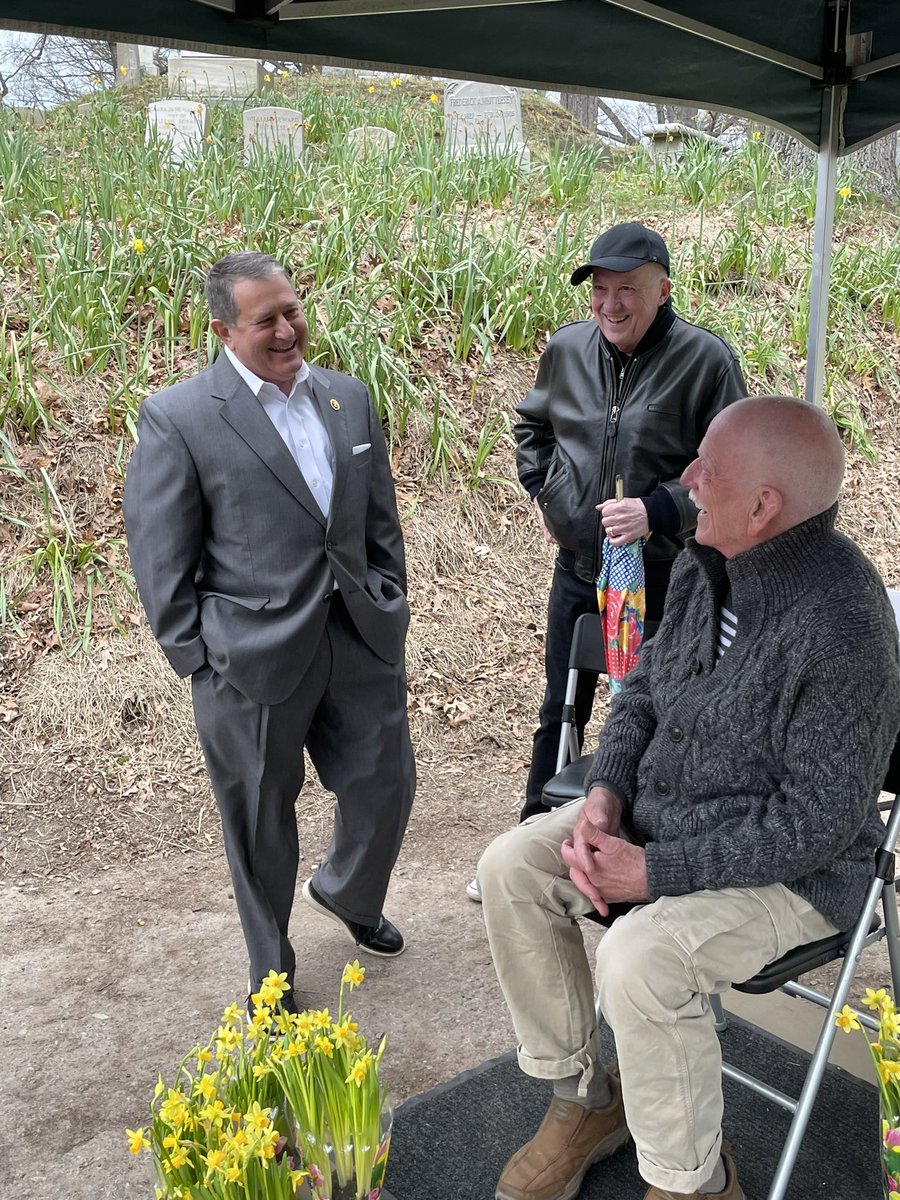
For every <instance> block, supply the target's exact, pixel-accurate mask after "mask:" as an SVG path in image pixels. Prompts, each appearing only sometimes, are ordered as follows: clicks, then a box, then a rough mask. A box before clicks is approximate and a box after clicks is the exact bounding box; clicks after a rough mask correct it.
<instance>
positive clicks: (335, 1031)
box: [331, 1017, 359, 1049]
mask: <svg viewBox="0 0 900 1200" xmlns="http://www.w3.org/2000/svg"><path fill="white" fill-rule="evenodd" d="M358 1028H359V1026H358V1025H357V1024H356V1022H355V1021H351V1020H350V1018H349V1017H347V1018H345V1019H344V1020H343V1021H341V1023H340V1025H332V1027H331V1036H332V1038H333V1039H334V1044H335V1046H337V1047H338V1049H340V1048H341V1046H349V1045H350V1043H351V1041H352V1040H353V1035H354V1034H355V1033H356V1030H357V1029H358Z"/></svg>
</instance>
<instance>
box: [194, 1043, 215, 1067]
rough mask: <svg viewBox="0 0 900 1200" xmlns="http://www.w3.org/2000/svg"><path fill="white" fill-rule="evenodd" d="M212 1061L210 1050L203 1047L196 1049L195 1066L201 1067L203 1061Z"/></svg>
mask: <svg viewBox="0 0 900 1200" xmlns="http://www.w3.org/2000/svg"><path fill="white" fill-rule="evenodd" d="M208 1062H212V1051H211V1050H209V1049H207V1048H206V1047H204V1049H203V1050H198V1051H197V1066H198V1067H202V1066H203V1064H204V1063H208Z"/></svg>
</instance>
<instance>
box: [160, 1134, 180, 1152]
mask: <svg viewBox="0 0 900 1200" xmlns="http://www.w3.org/2000/svg"><path fill="white" fill-rule="evenodd" d="M162 1144H163V1150H174V1149H175V1147H176V1146H177V1145H178V1138H177V1137H176V1136H175V1134H174V1133H167V1134H166V1136H165V1137H164V1138H163V1140H162Z"/></svg>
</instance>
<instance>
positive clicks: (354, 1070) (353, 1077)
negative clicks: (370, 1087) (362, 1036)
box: [344, 1061, 369, 1087]
mask: <svg viewBox="0 0 900 1200" xmlns="http://www.w3.org/2000/svg"><path fill="white" fill-rule="evenodd" d="M368 1073H369V1068H368V1066H367V1065H366V1064H365V1063H364V1062H362V1061H360V1062H355V1063H354V1064H353V1066H352V1067H351V1068H350V1074H349V1075H348V1076H347V1078H346V1079H345V1080H344V1083H355V1084H356V1086H357V1087H362V1085H363V1083H364V1082H365V1078H366V1076H367V1075H368Z"/></svg>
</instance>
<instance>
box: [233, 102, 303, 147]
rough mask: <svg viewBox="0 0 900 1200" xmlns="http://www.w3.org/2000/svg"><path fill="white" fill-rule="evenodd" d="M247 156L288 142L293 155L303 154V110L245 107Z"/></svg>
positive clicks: (244, 123) (245, 145) (287, 144)
mask: <svg viewBox="0 0 900 1200" xmlns="http://www.w3.org/2000/svg"><path fill="white" fill-rule="evenodd" d="M243 126H244V158H245V159H249V158H250V157H251V156H252V155H253V154H263V153H266V152H269V151H273V150H274V151H277V150H278V148H279V147H280V146H286V147H287V149H288V151H289V153H290V155H291V157H292V158H296V159H301V158H302V157H303V113H301V112H297V110H296V109H295V108H245V109H244V116H243Z"/></svg>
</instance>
